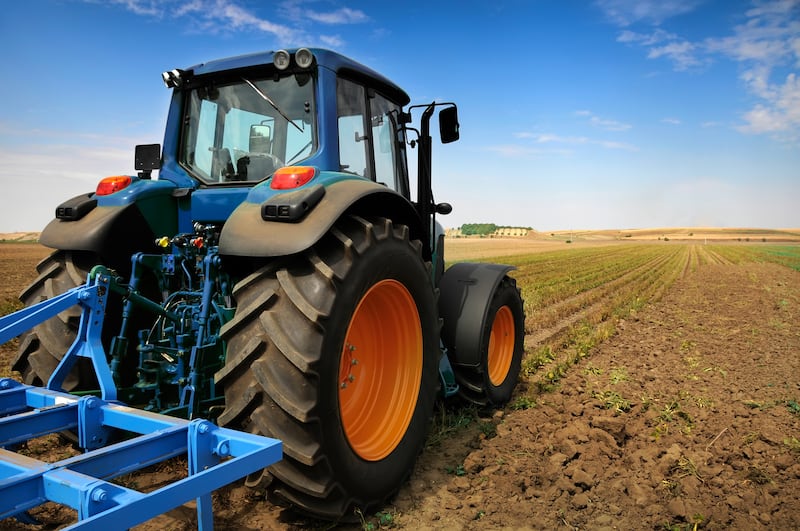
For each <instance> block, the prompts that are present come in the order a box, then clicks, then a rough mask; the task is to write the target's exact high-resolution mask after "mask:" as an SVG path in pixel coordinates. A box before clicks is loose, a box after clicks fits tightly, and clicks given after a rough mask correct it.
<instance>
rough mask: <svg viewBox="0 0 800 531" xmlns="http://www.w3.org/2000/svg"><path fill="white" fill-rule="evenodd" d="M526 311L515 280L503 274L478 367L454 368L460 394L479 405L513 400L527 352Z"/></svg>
mask: <svg viewBox="0 0 800 531" xmlns="http://www.w3.org/2000/svg"><path fill="white" fill-rule="evenodd" d="M524 322H525V314H524V309H523V303H522V298H521V297H520V293H519V290H518V289H517V285H516V282H515V281H514V279H513V278H511V277H508V276H506V277H503V279H502V280H501V281H500V285H499V286H498V287H497V289H496V290H495V292H494V294H493V295H492V300H491V303H490V304H489V309H488V311H487V312H486V318H485V319H484V322H483V327H484V328H483V334H482V337H483V344H482V345H481V349H480V352H481V360H480V365H479V366H478V367H475V368H473V367H455V375H456V381H457V382H458V384H459V390H460V395H461V396H462V397H463V398H465V399H466V400H468V401H470V402H473V403H476V404H478V405H493V406H498V405H502V404H505V403H506V402H508V401H509V400H510V399H511V394H512V393H513V392H514V387H516V385H517V379H518V377H519V371H520V367H521V365H522V357H523V354H524V338H525V329H524Z"/></svg>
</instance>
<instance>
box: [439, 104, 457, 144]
mask: <svg viewBox="0 0 800 531" xmlns="http://www.w3.org/2000/svg"><path fill="white" fill-rule="evenodd" d="M458 127H459V125H458V108H457V107H456V106H455V105H453V106H452V107H447V108H446V109H442V110H441V111H439V137H440V138H441V140H442V144H449V143H450V142H455V141H456V140H458V138H459V136H458Z"/></svg>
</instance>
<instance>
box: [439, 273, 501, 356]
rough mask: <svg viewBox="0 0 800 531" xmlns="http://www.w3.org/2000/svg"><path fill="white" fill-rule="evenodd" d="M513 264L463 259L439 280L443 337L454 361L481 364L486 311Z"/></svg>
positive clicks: (449, 354)
mask: <svg viewBox="0 0 800 531" xmlns="http://www.w3.org/2000/svg"><path fill="white" fill-rule="evenodd" d="M514 269H516V268H515V267H514V266H509V265H501V264H484V263H469V262H462V263H458V264H455V265H453V266H451V267H450V268H449V269H448V270H447V271H445V272H444V275H442V280H441V282H440V283H439V315H440V316H441V318H442V320H443V325H442V341H443V342H444V345H445V347H447V351H448V352H447V354H448V358H449V359H450V363H451V364H453V365H458V366H463V367H478V366H479V365H480V363H481V345H483V343H484V337H483V334H484V330H485V329H486V327H485V326H484V323H485V322H486V318H487V313H488V311H489V305H490V304H491V302H492V298H493V296H494V293H495V290H497V287H498V286H499V285H500V281H501V280H502V279H503V277H505V275H506V274H507V273H508V272H509V271H512V270H514Z"/></svg>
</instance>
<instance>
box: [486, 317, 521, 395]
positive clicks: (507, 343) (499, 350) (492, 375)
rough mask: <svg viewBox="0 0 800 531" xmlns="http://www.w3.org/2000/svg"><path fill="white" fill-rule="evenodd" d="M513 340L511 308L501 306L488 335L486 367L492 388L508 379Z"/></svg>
mask: <svg viewBox="0 0 800 531" xmlns="http://www.w3.org/2000/svg"><path fill="white" fill-rule="evenodd" d="M514 339H515V334H514V314H513V313H511V308H509V307H508V306H503V307H501V308H500V309H499V310H497V313H496V314H495V315H494V322H493V323H492V331H491V333H490V335H489V352H488V354H487V359H488V363H487V365H488V370H489V381H490V382H492V385H494V386H498V385H500V384H502V383H503V382H504V381H505V380H506V378H507V377H508V371H509V370H510V369H511V361H512V360H513V359H514Z"/></svg>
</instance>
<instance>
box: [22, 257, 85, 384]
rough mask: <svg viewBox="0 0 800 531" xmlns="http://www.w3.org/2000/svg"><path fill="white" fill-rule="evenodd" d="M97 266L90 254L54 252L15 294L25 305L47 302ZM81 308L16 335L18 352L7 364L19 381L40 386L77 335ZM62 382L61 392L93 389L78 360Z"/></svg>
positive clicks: (76, 283)
mask: <svg viewBox="0 0 800 531" xmlns="http://www.w3.org/2000/svg"><path fill="white" fill-rule="evenodd" d="M96 263H97V261H96V257H95V256H94V255H92V254H91V253H83V252H71V251H56V252H54V253H53V254H51V255H50V256H48V257H47V258H45V259H44V260H42V261H41V262H39V264H38V265H37V266H36V270H37V271H38V272H39V276H38V277H37V278H36V280H34V281H33V282H32V283H31V284H30V285H29V286H28V287H27V288H25V289H24V290H23V291H22V293H20V295H19V299H20V300H21V301H22V302H23V303H24V304H25V306H31V305H32V304H36V303H38V302H42V301H44V300H47V299H51V298H53V297H54V296H56V295H60V294H62V293H64V292H65V291H67V290H69V289H72V288H74V287H76V286H80V285H82V284H84V283H85V282H86V276H87V274H88V273H89V270H90V269H91V268H92V267H93V266H94V265H95V264H96ZM80 316H81V309H80V307H78V306H73V307H72V308H68V309H66V310H64V311H63V312H61V313H59V314H58V315H57V316H56V317H53V318H51V319H48V320H47V321H45V322H43V323H41V324H39V325H37V326H35V327H34V328H32V329H31V330H29V331H27V332H25V333H23V334H21V335H20V341H19V350H18V351H17V356H16V358H15V359H14V361H13V363H12V364H11V368H12V370H15V371H18V372H19V373H20V375H21V376H22V381H23V382H24V383H26V384H29V385H37V386H43V385H45V384H47V381H48V380H49V379H50V375H51V374H52V373H53V371H54V370H55V369H56V367H57V366H58V363H59V362H60V361H61V358H63V357H64V354H66V352H67V350H69V347H70V346H71V345H72V342H73V341H74V340H75V336H76V335H77V333H78V324H79V322H80ZM78 361H79V362H80V363H76V364H75V366H74V367H73V369H72V371H71V372H70V374H69V376H68V377H67V378H65V380H64V384H63V385H64V389H65V390H67V391H72V390H76V389H83V388H86V389H91V388H93V387H92V386H93V385H94V386H96V381H97V380H96V379H95V377H94V374H93V371H92V367H91V364H87V363H84V362H85V361H87V360H83V359H81V360H78Z"/></svg>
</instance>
